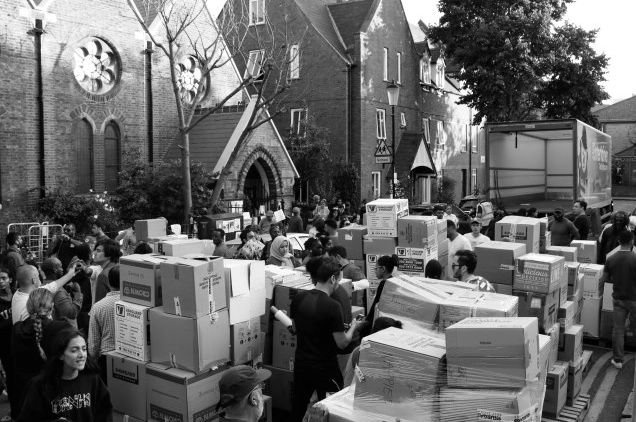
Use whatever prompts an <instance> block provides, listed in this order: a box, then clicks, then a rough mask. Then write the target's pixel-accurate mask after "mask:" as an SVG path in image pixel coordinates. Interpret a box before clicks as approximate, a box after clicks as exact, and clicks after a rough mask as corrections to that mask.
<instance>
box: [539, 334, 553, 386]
mask: <svg viewBox="0 0 636 422" xmlns="http://www.w3.org/2000/svg"><path fill="white" fill-rule="evenodd" d="M537 337H538V338H539V379H540V380H544V379H545V377H546V375H547V373H548V369H549V368H550V366H549V363H550V353H551V352H552V338H551V337H550V336H548V335H543V334H539V335H538V336H537Z"/></svg>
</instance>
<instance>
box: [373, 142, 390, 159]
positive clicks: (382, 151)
mask: <svg viewBox="0 0 636 422" xmlns="http://www.w3.org/2000/svg"><path fill="white" fill-rule="evenodd" d="M375 156H376V157H391V148H389V147H388V145H387V144H386V139H378V146H377V147H376V148H375Z"/></svg>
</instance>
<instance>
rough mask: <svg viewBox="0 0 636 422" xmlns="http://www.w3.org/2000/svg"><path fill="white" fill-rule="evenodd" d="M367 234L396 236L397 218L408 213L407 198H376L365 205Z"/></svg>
mask: <svg viewBox="0 0 636 422" xmlns="http://www.w3.org/2000/svg"><path fill="white" fill-rule="evenodd" d="M366 207H367V212H366V214H365V216H366V217H367V223H366V226H367V228H368V234H369V235H371V236H379V237H397V235H398V228H397V220H398V218H399V217H404V216H407V215H409V201H408V199H376V200H375V201H372V202H369V203H367V205H366Z"/></svg>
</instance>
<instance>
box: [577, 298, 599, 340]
mask: <svg viewBox="0 0 636 422" xmlns="http://www.w3.org/2000/svg"><path fill="white" fill-rule="evenodd" d="M602 301H603V298H600V297H584V298H583V310H582V311H581V324H583V327H584V332H583V334H585V336H587V337H594V338H597V337H598V336H599V335H600V333H601V331H600V323H601V302H602Z"/></svg>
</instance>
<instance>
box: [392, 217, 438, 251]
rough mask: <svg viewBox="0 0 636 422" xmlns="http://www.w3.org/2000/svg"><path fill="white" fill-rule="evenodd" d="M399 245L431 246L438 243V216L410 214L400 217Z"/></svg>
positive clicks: (410, 246)
mask: <svg viewBox="0 0 636 422" xmlns="http://www.w3.org/2000/svg"><path fill="white" fill-rule="evenodd" d="M397 225H398V245H399V246H402V247H405V248H406V247H409V248H429V247H431V246H432V245H436V244H437V217H436V216H426V215H409V216H406V217H402V218H399V219H398V222H397Z"/></svg>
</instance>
